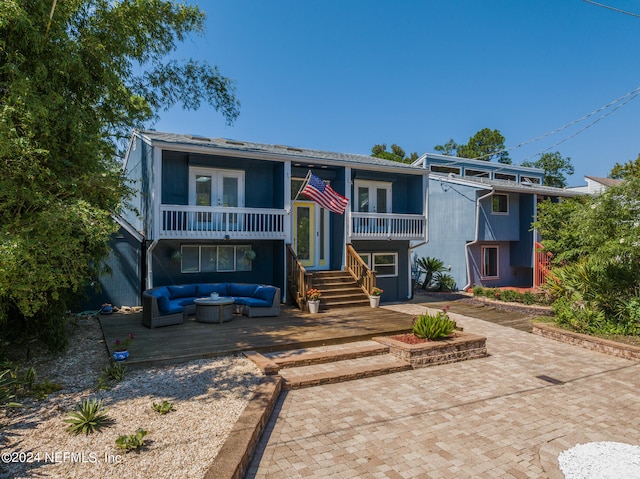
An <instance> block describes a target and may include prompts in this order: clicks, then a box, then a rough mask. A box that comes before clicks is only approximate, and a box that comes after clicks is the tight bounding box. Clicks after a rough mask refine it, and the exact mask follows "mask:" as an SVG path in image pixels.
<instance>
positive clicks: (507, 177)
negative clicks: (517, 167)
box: [493, 173, 516, 181]
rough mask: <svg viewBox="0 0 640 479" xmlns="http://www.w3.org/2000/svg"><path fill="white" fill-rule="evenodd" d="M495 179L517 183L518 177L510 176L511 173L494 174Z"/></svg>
mask: <svg viewBox="0 0 640 479" xmlns="http://www.w3.org/2000/svg"><path fill="white" fill-rule="evenodd" d="M493 178H494V179H496V180H507V181H516V175H510V174H509V173H494V174H493Z"/></svg>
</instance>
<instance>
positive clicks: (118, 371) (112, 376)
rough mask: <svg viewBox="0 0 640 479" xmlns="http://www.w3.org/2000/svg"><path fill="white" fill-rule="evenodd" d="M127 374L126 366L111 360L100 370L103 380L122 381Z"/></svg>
mask: <svg viewBox="0 0 640 479" xmlns="http://www.w3.org/2000/svg"><path fill="white" fill-rule="evenodd" d="M126 374H127V367H126V366H125V365H124V364H123V363H121V362H118V361H111V362H110V363H109V364H108V365H106V366H105V367H104V369H103V370H102V376H101V377H102V378H103V380H105V381H113V382H120V381H124V378H125V376H126Z"/></svg>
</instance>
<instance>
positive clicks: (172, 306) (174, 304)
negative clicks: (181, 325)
mask: <svg viewBox="0 0 640 479" xmlns="http://www.w3.org/2000/svg"><path fill="white" fill-rule="evenodd" d="M158 307H160V305H158ZM183 309H184V308H183V307H182V305H181V304H180V300H179V299H172V300H171V301H169V306H168V308H167V310H166V311H163V313H164V314H175V313H182V311H183Z"/></svg>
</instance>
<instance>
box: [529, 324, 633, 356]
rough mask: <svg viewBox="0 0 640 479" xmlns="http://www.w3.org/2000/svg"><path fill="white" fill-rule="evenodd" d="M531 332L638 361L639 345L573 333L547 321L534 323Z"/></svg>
mask: <svg viewBox="0 0 640 479" xmlns="http://www.w3.org/2000/svg"><path fill="white" fill-rule="evenodd" d="M533 333H534V334H537V335H539V336H543V337H545V338H550V339H555V340H556V341H562V342H564V343H568V344H573V345H576V346H580V347H582V348H585V349H590V350H591V351H597V352H600V353H604V354H608V355H610V356H616V357H618V358H624V359H630V360H633V361H640V347H638V346H633V345H630V344H623V343H617V342H615V341H611V340H608V339H603V338H597V337H594V336H589V335H587V334H581V333H575V332H573V331H568V330H566V329H561V328H558V327H556V326H552V325H550V324H547V323H534V324H533Z"/></svg>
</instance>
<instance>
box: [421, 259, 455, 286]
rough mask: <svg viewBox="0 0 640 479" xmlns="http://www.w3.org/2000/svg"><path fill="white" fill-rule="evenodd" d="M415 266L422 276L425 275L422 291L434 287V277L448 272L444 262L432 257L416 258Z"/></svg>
mask: <svg viewBox="0 0 640 479" xmlns="http://www.w3.org/2000/svg"><path fill="white" fill-rule="evenodd" d="M415 264H416V268H417V269H418V271H419V273H420V275H422V274H424V280H423V281H422V289H427V288H430V287H432V286H433V282H434V279H435V278H434V276H435V275H436V274H438V273H443V272H444V271H447V268H446V267H445V266H444V263H443V262H442V261H440V260H439V259H438V258H432V257H431V256H426V257H422V258H416V259H415Z"/></svg>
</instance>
